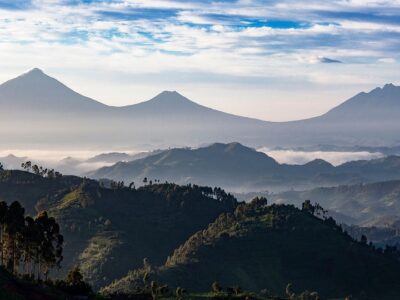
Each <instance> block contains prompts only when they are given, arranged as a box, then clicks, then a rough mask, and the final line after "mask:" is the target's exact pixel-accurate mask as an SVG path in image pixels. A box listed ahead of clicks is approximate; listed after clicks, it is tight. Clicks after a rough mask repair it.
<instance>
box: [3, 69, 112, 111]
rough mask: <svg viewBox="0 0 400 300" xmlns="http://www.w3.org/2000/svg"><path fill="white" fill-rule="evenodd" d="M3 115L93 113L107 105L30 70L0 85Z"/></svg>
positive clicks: (43, 74)
mask: <svg viewBox="0 0 400 300" xmlns="http://www.w3.org/2000/svg"><path fill="white" fill-rule="evenodd" d="M0 107H1V110H2V111H15V112H20V113H24V112H25V111H26V110H29V112H30V113H43V112H48V113H53V112H54V111H59V112H64V113H67V114H68V113H70V112H74V113H82V112H84V113H89V112H90V113H94V112H100V111H102V110H104V109H106V108H107V106H106V105H104V104H102V103H100V102H97V101H95V100H93V99H90V98H88V97H84V96H82V95H80V94H78V93H76V92H74V91H73V90H71V89H70V88H68V87H67V86H65V85H64V84H62V83H61V82H59V81H58V80H56V79H54V78H52V77H50V76H48V75H46V74H45V73H44V72H43V71H42V70H40V69H33V70H31V71H29V72H27V73H25V74H23V75H21V76H19V77H17V78H15V79H11V80H9V81H7V82H5V83H3V84H2V85H0Z"/></svg>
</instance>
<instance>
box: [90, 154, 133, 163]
mask: <svg viewBox="0 0 400 300" xmlns="http://www.w3.org/2000/svg"><path fill="white" fill-rule="evenodd" d="M130 158H131V155H129V154H127V153H120V152H111V153H102V154H99V155H96V156H93V157H91V158H89V159H88V160H87V161H86V162H88V163H101V162H106V163H116V162H119V161H129V160H130Z"/></svg>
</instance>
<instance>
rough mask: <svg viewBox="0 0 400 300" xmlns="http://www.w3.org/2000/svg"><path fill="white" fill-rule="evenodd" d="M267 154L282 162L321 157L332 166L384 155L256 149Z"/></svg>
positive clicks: (294, 162) (364, 152) (304, 161)
mask: <svg viewBox="0 0 400 300" xmlns="http://www.w3.org/2000/svg"><path fill="white" fill-rule="evenodd" d="M258 151H260V152H264V153H265V154H267V155H268V156H271V157H272V158H274V159H275V160H276V161H277V162H279V163H281V164H283V163H285V164H293V165H294V164H296V165H302V164H305V163H308V162H310V161H312V160H314V159H323V160H325V161H327V162H329V163H331V164H332V165H334V166H338V165H341V164H343V163H345V162H348V161H354V160H370V159H375V158H381V157H384V156H385V155H384V154H382V153H380V152H374V153H371V152H366V151H359V152H337V151H311V152H308V151H295V150H271V149H268V148H265V147H264V148H260V149H258Z"/></svg>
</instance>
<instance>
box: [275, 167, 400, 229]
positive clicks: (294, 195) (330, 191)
mask: <svg viewBox="0 0 400 300" xmlns="http://www.w3.org/2000/svg"><path fill="white" fill-rule="evenodd" d="M373 163H374V161H371V164H373ZM344 166H345V165H344ZM372 172H373V171H372ZM268 198H269V199H270V200H271V201H274V202H277V203H291V204H295V205H297V206H299V205H301V203H302V202H303V201H304V200H306V199H309V200H311V201H313V202H318V203H320V204H321V205H322V206H323V207H324V208H326V209H328V210H329V211H330V212H332V213H333V215H334V216H335V219H337V220H338V221H341V222H344V223H347V224H357V225H360V226H363V227H385V226H387V227H394V226H399V228H400V225H396V224H400V222H397V221H399V220H398V217H393V216H399V215H400V180H393V181H384V182H376V183H371V184H356V185H342V186H338V187H322V188H315V189H312V190H306V191H287V192H283V193H278V194H269V195H268ZM385 224H386V225H385Z"/></svg>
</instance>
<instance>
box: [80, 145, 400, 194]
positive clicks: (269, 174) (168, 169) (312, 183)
mask: <svg viewBox="0 0 400 300" xmlns="http://www.w3.org/2000/svg"><path fill="white" fill-rule="evenodd" d="M399 166H400V157H398V156H388V157H385V158H379V159H373V160H360V161H354V162H348V163H344V164H341V165H339V166H336V167H335V166H333V165H332V164H330V163H328V162H326V161H324V160H321V159H316V160H313V161H311V162H309V163H306V164H304V165H288V164H279V163H278V162H276V161H275V160H274V159H273V158H271V157H269V156H268V155H266V154H265V153H262V152H258V151H256V150H254V149H252V148H249V147H245V146H243V145H241V144H239V143H229V144H222V143H216V144H212V145H210V146H206V147H201V148H196V149H189V148H176V149H170V150H165V151H161V152H160V153H157V154H154V155H150V156H148V157H145V158H142V159H137V160H134V161H130V162H118V163H116V164H115V165H112V166H109V167H103V168H100V169H99V170H97V171H94V172H91V173H89V174H88V175H89V176H90V177H93V178H108V179H113V180H118V181H119V180H123V181H125V182H126V183H129V182H131V181H134V182H136V183H137V184H141V183H142V180H143V179H144V178H145V177H147V179H148V180H154V179H158V180H160V181H161V182H164V181H168V182H175V183H179V184H187V183H193V184H200V185H209V186H210V185H211V186H221V187H224V188H225V189H227V190H230V191H235V192H239V191H260V190H265V189H268V190H270V191H279V190H289V189H291V188H295V189H299V188H301V189H304V188H311V187H317V186H335V185H339V184H355V183H365V182H374V181H382V180H391V179H400V168H399Z"/></svg>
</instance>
